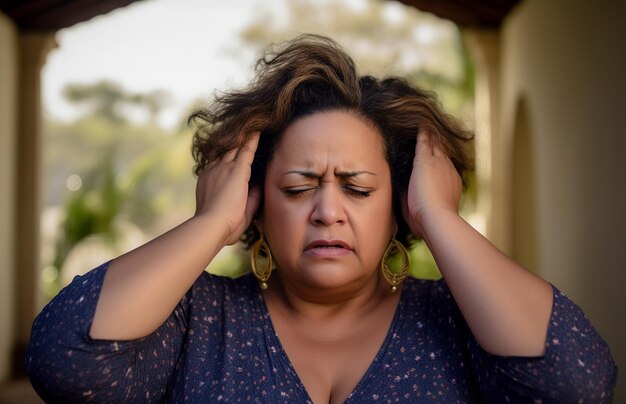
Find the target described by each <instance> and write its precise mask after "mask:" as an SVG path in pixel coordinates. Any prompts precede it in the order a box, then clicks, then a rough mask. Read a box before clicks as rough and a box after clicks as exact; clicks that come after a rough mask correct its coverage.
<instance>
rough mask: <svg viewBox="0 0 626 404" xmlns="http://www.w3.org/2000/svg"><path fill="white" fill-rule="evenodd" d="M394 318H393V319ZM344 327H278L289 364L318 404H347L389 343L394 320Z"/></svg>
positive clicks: (283, 325)
mask: <svg viewBox="0 0 626 404" xmlns="http://www.w3.org/2000/svg"><path fill="white" fill-rule="evenodd" d="M391 317H392V316H391ZM382 320H383V321H382V322H381V321H372V322H361V323H358V324H352V325H351V326H347V327H342V328H341V331H338V330H337V329H336V328H335V327H333V326H332V325H330V326H317V327H305V328H304V329H298V328H295V327H290V326H289V325H288V324H286V323H284V324H278V325H276V326H275V327H276V330H277V335H278V336H279V337H280V342H281V345H282V347H283V349H284V351H285V354H286V355H287V357H288V359H289V362H290V363H291V365H292V366H293V369H294V371H295V372H296V374H297V375H298V378H299V379H300V381H301V383H302V384H303V386H304V387H305V389H306V391H307V393H308V394H309V396H310V397H311V398H312V399H313V401H314V402H316V403H318V402H320V403H334V402H337V403H343V402H344V401H345V400H346V398H347V397H348V396H349V394H350V393H351V392H353V391H354V390H355V388H356V387H357V385H358V384H359V382H360V381H361V380H362V379H363V378H364V376H365V375H366V374H367V372H368V370H369V369H370V367H371V366H372V364H373V363H374V360H375V358H376V356H377V354H378V353H379V352H380V351H381V347H382V346H383V345H384V343H385V339H386V336H387V331H388V329H389V326H390V323H391V318H383V319H382Z"/></svg>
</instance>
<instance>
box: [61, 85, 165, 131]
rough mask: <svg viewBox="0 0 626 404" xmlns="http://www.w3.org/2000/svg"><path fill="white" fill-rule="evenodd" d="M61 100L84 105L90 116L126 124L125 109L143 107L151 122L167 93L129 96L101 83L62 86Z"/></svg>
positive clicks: (122, 91) (124, 91) (163, 102)
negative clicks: (62, 96)
mask: <svg viewBox="0 0 626 404" xmlns="http://www.w3.org/2000/svg"><path fill="white" fill-rule="evenodd" d="M63 95H64V96H65V99H67V100H68V101H70V102H71V103H74V104H77V105H83V106H86V107H87V109H88V111H89V114H90V115H91V116H96V117H100V118H103V119H105V120H107V121H109V122H115V123H121V122H126V121H127V117H126V116H125V111H128V109H129V108H128V107H140V108H145V109H146V110H147V112H148V114H149V115H150V118H151V120H152V121H153V122H154V120H155V119H156V117H157V116H158V114H159V112H160V111H161V109H162V108H163V107H164V106H165V105H166V104H167V103H168V102H169V98H170V97H169V94H168V93H166V92H165V91H162V90H156V91H151V92H148V93H130V92H128V91H126V90H124V89H123V88H122V87H121V86H120V85H119V84H117V83H115V82H112V81H109V80H102V81H99V82H97V83H93V84H69V85H67V86H66V87H65V89H64V92H63Z"/></svg>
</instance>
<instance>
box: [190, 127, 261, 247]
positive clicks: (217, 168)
mask: <svg viewBox="0 0 626 404" xmlns="http://www.w3.org/2000/svg"><path fill="white" fill-rule="evenodd" d="M258 144H259V133H258V132H257V133H254V134H253V135H252V136H250V138H249V139H248V140H247V141H246V143H244V144H243V146H241V147H240V148H237V149H234V150H231V151H230V152H228V153H226V154H225V155H224V156H223V157H222V158H221V159H220V160H217V161H214V162H211V163H210V164H209V165H208V166H207V167H205V168H204V170H203V171H202V172H201V173H200V176H199V177H198V183H197V185H196V212H195V214H194V216H195V217H200V216H209V217H211V224H212V226H217V227H218V228H219V229H221V231H223V232H224V233H223V235H224V237H223V240H224V245H231V244H234V243H236V242H237V241H238V240H239V238H240V237H241V235H242V234H243V232H244V231H245V230H246V228H247V227H248V225H249V224H250V222H251V221H252V218H253V217H254V213H255V212H256V210H257V208H258V206H259V201H260V198H261V192H260V190H259V189H258V188H253V189H249V186H248V184H249V181H250V174H251V166H252V161H253V160H254V153H255V151H256V149H257V146H258ZM216 230H217V228H216Z"/></svg>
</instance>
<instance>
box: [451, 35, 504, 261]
mask: <svg viewBox="0 0 626 404" xmlns="http://www.w3.org/2000/svg"><path fill="white" fill-rule="evenodd" d="M463 37H464V39H465V41H466V43H467V45H468V48H469V50H470V53H471V55H472V59H473V61H474V65H475V71H476V78H475V80H476V85H475V88H476V90H475V91H476V95H475V97H476V101H475V108H476V113H475V117H476V177H477V180H478V211H479V213H480V214H481V215H482V216H483V219H484V220H485V229H486V234H485V236H486V237H488V238H489V239H490V240H491V241H492V242H493V243H494V244H495V245H497V246H498V247H499V248H500V249H502V250H503V251H504V252H506V253H510V252H511V231H510V229H511V225H510V216H511V211H510V205H511V204H510V189H509V182H510V181H509V180H510V171H511V170H510V167H509V164H510V151H509V152H507V149H508V148H507V147H506V144H505V142H504V141H503V138H502V136H501V133H500V132H499V125H500V65H501V63H500V31H499V30H495V29H494V30H477V29H469V30H466V31H464V33H463Z"/></svg>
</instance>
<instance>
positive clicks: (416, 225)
mask: <svg viewBox="0 0 626 404" xmlns="http://www.w3.org/2000/svg"><path fill="white" fill-rule="evenodd" d="M461 190H462V181H461V177H460V176H459V173H458V172H457V171H456V169H455V168H454V165H453V164H452V161H451V160H450V158H449V157H448V156H447V155H446V153H445V152H444V151H443V149H442V148H441V146H440V145H439V144H437V141H436V139H435V137H434V136H433V135H432V134H431V133H430V132H428V131H427V130H425V129H422V130H420V132H419V133H418V134H417V143H416V145H415V158H414V160H413V171H412V173H411V179H410V180H409V188H408V191H407V196H406V198H404V201H403V214H404V218H405V220H406V222H407V223H408V225H409V227H410V228H411V231H412V232H413V234H415V235H417V236H420V237H422V238H425V236H426V234H425V228H424V227H425V226H424V221H425V219H427V218H428V217H429V216H430V215H433V214H436V213H437V212H441V211H452V212H455V213H457V212H458V207H459V201H460V199H461Z"/></svg>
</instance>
